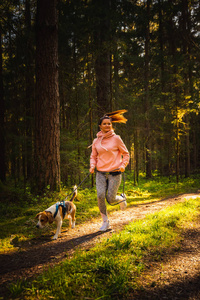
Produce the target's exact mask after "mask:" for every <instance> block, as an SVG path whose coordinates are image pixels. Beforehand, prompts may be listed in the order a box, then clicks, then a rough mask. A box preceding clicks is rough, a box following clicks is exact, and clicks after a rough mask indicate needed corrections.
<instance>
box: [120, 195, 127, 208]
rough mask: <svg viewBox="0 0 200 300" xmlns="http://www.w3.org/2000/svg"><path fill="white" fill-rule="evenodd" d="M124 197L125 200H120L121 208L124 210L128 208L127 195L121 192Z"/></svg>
mask: <svg viewBox="0 0 200 300" xmlns="http://www.w3.org/2000/svg"><path fill="white" fill-rule="evenodd" d="M120 196H121V197H122V198H124V200H123V201H122V202H120V204H119V205H120V208H121V210H124V209H126V207H127V202H126V195H125V194H121V195H120Z"/></svg>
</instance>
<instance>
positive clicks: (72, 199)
mask: <svg viewBox="0 0 200 300" xmlns="http://www.w3.org/2000/svg"><path fill="white" fill-rule="evenodd" d="M76 196H77V186H76V185H75V186H74V192H73V195H72V198H71V199H70V200H69V201H70V202H73V201H74V199H75V198H76Z"/></svg>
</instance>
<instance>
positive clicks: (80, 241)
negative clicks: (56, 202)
mask: <svg viewBox="0 0 200 300" xmlns="http://www.w3.org/2000/svg"><path fill="white" fill-rule="evenodd" d="M192 197H195V198H196V197H200V194H198V193H196V194H183V195H178V196H176V197H171V198H167V199H163V200H160V201H157V202H153V203H145V204H140V205H136V206H132V207H128V208H127V209H126V210H125V211H120V210H118V211H115V212H112V213H110V214H109V220H110V229H109V230H108V231H106V232H100V231H98V229H99V227H100V225H101V219H100V218H98V219H94V220H91V221H90V222H87V223H84V224H81V225H78V226H76V227H75V229H73V230H69V229H68V227H67V226H68V223H67V222H66V223H64V226H65V225H66V228H64V227H63V229H62V234H61V236H60V237H59V238H58V240H56V241H52V240H51V236H44V237H41V238H39V239H33V240H31V241H29V242H27V243H24V244H23V245H19V246H20V247H19V248H18V250H17V251H16V252H12V253H5V254H1V255H0V266H1V267H0V299H4V296H5V295H6V294H7V286H8V284H10V283H11V282H16V281H17V280H19V279H26V278H33V277H34V276H36V275H37V274H39V273H40V272H42V271H43V270H45V269H47V268H49V267H53V266H55V265H56V264H57V263H60V262H61V261H63V260H65V259H66V257H71V256H72V255H73V253H74V251H76V250H77V249H79V250H85V251H89V249H90V248H91V247H92V246H93V245H94V244H96V243H98V242H100V241H101V239H102V238H105V237H109V236H111V235H112V233H114V232H118V231H120V230H122V229H123V227H124V226H125V225H126V224H128V223H129V222H131V221H133V220H137V219H142V218H144V217H145V216H146V215H148V214H152V213H154V212H158V211H160V210H162V209H164V208H166V207H168V206H170V205H173V204H175V203H178V202H181V201H184V200H185V199H189V198H192ZM52 235H53V232H52ZM138 285H139V286H140V287H141V289H140V290H138V291H136V292H134V294H133V295H130V297H128V299H138V300H139V299H141V300H145V299H159V300H160V299H170V300H176V299H181V300H182V299H190V300H197V299H200V220H199V221H198V222H197V223H196V224H195V226H191V228H190V229H189V230H188V229H187V230H185V231H184V232H183V239H182V242H181V247H180V249H179V251H176V252H175V253H173V254H167V255H166V257H164V258H163V260H162V261H161V262H152V264H151V265H150V266H149V267H148V269H147V270H146V271H145V272H144V273H143V274H142V276H141V277H140V278H139V281H138ZM5 298H6V297H5Z"/></svg>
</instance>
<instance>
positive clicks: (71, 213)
mask: <svg viewBox="0 0 200 300" xmlns="http://www.w3.org/2000/svg"><path fill="white" fill-rule="evenodd" d="M76 196H77V186H76V185H75V186H74V192H73V195H72V198H71V199H70V201H61V202H57V203H55V204H53V205H52V206H50V207H49V208H47V209H46V210H45V211H43V212H40V213H38V214H37V216H36V219H38V223H37V225H36V227H37V228H43V227H44V226H45V225H46V224H47V223H49V224H52V223H53V222H54V221H55V222H56V225H57V229H56V233H55V235H54V236H53V240H57V238H58V236H59V234H60V232H61V227H62V223H63V219H64V218H65V217H67V218H68V219H69V227H70V228H74V227H75V220H76V219H75V213H76V206H75V204H74V203H73V201H74V199H75V198H76Z"/></svg>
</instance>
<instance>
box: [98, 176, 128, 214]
mask: <svg viewBox="0 0 200 300" xmlns="http://www.w3.org/2000/svg"><path fill="white" fill-rule="evenodd" d="M121 179H122V175H121V174H118V175H115V176H113V175H112V174H103V173H101V172H97V173H96V189H97V199H98V206H99V210H100V212H101V213H102V214H104V215H107V209H106V203H105V199H107V201H108V203H111V204H112V203H116V202H119V201H120V200H123V198H122V197H121V196H117V197H116V195H117V191H118V189H119V186H120V183H121Z"/></svg>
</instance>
